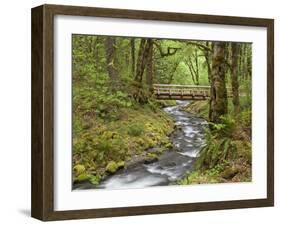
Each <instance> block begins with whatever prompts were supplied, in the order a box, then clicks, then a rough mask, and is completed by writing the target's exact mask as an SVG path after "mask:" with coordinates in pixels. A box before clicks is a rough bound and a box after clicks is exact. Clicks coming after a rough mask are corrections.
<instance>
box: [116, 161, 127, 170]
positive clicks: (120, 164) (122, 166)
mask: <svg viewBox="0 0 281 226" xmlns="http://www.w3.org/2000/svg"><path fill="white" fill-rule="evenodd" d="M117 166H118V169H120V168H124V166H125V161H119V162H117Z"/></svg>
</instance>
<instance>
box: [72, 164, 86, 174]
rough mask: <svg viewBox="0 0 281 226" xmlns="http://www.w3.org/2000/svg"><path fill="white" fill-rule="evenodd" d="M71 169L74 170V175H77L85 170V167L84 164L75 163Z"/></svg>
mask: <svg viewBox="0 0 281 226" xmlns="http://www.w3.org/2000/svg"><path fill="white" fill-rule="evenodd" d="M73 170H74V172H75V175H76V176H78V175H80V174H82V173H84V172H85V171H86V168H85V166H84V165H81V164H77V165H75V166H74V167H73Z"/></svg>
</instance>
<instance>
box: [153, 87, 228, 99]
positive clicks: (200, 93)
mask: <svg viewBox="0 0 281 226" xmlns="http://www.w3.org/2000/svg"><path fill="white" fill-rule="evenodd" d="M153 88H154V94H155V95H156V96H158V97H160V96H180V97H187V96H190V98H196V97H201V98H203V99H206V98H209V97H210V88H211V87H210V86H196V85H175V84H154V85H153ZM227 95H228V97H231V96H232V92H231V89H230V88H228V87H227Z"/></svg>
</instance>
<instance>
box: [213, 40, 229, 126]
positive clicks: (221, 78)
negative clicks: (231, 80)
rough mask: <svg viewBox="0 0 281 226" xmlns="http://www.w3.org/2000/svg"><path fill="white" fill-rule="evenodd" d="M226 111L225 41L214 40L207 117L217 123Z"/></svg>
mask: <svg viewBox="0 0 281 226" xmlns="http://www.w3.org/2000/svg"><path fill="white" fill-rule="evenodd" d="M226 113H227V91H226V85H225V43H224V42H214V47H213V56H212V73H211V99H210V111H209V118H210V121H211V122H214V123H219V122H220V121H221V116H222V115H225V114H226Z"/></svg>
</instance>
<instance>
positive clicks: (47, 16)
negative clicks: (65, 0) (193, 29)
mask: <svg viewBox="0 0 281 226" xmlns="http://www.w3.org/2000/svg"><path fill="white" fill-rule="evenodd" d="M57 15H64V16H73V17H87V18H90V17H98V18H110V19H112V20H114V19H126V20H140V21H153V22H154V23H157V22H167V23H168V22H178V23H191V24H192V23H194V24H195V25H196V24H213V25H223V26H241V27H246V28H247V27H249V28H250V27H259V28H265V29H266V34H267V40H266V47H267V56H266V66H267V72H266V81H267V90H266V93H267V96H266V97H264V98H266V104H267V114H266V121H267V122H266V128H267V135H266V138H265V139H266V146H267V147H266V150H265V151H266V197H265V198H254V199H243V200H225V201H206V202H204V201H203V202H190V203H173V204H159V205H155V204H154V205H135V206H125V207H106V208H91V209H78V208H77V209H69V210H55V208H54V203H55V199H56V198H57V197H56V195H55V192H54V190H55V183H56V180H55V170H54V165H55V159H54V158H55V157H54V156H55V153H54V147H55V144H54V129H55V124H54V112H55V111H56V109H55V108H56V106H55V104H54V99H55V93H54V90H55V85H56V84H54V81H55V78H54V76H55V70H54V64H55V60H54V55H55V48H54V46H55V42H54V39H55V36H56V34H55V33H56V32H57V30H55V28H54V23H55V22H54V20H55V16H57ZM31 52H32V150H31V151H32V167H31V173H32V186H31V188H32V189H31V197H32V199H31V215H32V217H34V218H37V219H40V220H43V221H52V220H67V219H83V218H98V217H115V216H129V215H144V214H164V213H176V212H188V211H207V210H221V209H236V208H252V207H266V206H273V205H274V20H273V19H262V18H246V17H231V16H214V15H200V14H186V13H169V12H153V11H138V10H125V9H109V8H92V7H78V6H63V5H41V6H38V7H35V8H33V9H32V49H31ZM109 192H110V191H109ZM74 205H75V204H74Z"/></svg>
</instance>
